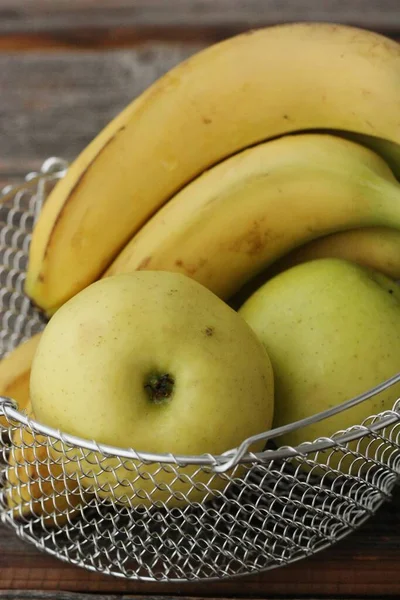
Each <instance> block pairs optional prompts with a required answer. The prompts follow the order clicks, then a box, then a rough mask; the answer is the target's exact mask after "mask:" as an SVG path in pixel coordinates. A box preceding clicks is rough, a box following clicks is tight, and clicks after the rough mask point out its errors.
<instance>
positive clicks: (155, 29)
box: [0, 0, 400, 51]
mask: <svg viewBox="0 0 400 600" xmlns="http://www.w3.org/2000/svg"><path fill="white" fill-rule="evenodd" d="M304 20H309V21H328V22H340V23H346V24H350V25H358V26H361V27H366V28H369V29H374V30H376V31H381V32H383V33H386V34H389V35H392V36H395V35H396V34H398V35H399V34H400V11H399V10H398V1H397V0H353V1H352V2H348V1H347V0H306V1H304V2H298V0H286V1H285V2H277V1H276V0H190V1H187V0H168V1H167V2H166V1H165V0H101V1H94V0H69V1H67V0H58V1H57V2H51V1H50V0H36V1H35V2H32V1H31V2H27V1H26V0H1V2H0V51H1V50H3V51H7V50H10V49H11V50H21V49H26V48H41V49H51V48H78V49H79V48H100V47H102V48H104V47H122V46H125V47H126V46H132V45H136V44H138V43H141V42H143V41H144V40H152V41H172V40H175V41H178V40H179V41H181V42H193V41H196V42H201V43H212V42H215V41H218V40H221V39H224V38H226V37H228V36H231V35H234V34H235V33H238V32H241V31H244V30H246V29H249V28H254V27H262V26H265V25H273V24H276V23H281V22H287V21H304Z"/></svg>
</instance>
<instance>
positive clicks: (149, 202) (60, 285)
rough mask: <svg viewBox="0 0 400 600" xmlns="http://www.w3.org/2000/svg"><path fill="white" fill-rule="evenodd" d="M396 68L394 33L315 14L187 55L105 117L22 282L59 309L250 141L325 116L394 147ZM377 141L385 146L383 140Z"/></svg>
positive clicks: (60, 188)
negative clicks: (317, 19) (194, 183)
mask: <svg viewBox="0 0 400 600" xmlns="http://www.w3.org/2000/svg"><path fill="white" fill-rule="evenodd" d="M399 73H400V48H399V45H398V44H397V43H395V42H394V41H391V40H389V39H386V38H385V37H382V36H380V35H378V34H375V33H372V32H370V31H365V30H361V29H356V28H352V27H345V26H340V25H332V24H321V23H299V24H286V25H281V26H275V27H270V28H266V29H260V30H257V31H252V32H249V33H247V34H242V35H239V36H236V37H233V38H231V39H229V40H226V41H223V42H221V43H219V44H216V45H214V46H211V47H209V48H207V49H205V50H203V51H202V52H200V53H198V54H197V55H195V56H193V57H191V58H190V59H189V60H187V61H186V62H184V63H182V64H180V65H178V66H177V67H176V68H174V69H172V70H171V71H170V72H169V73H167V74H166V75H165V76H163V77H162V78H161V79H160V80H158V81H157V82H156V83H155V84H154V85H153V86H151V87H150V88H149V89H148V90H146V91H145V92H144V94H143V95H142V96H140V97H139V98H138V99H136V100H135V101H134V102H133V104H132V105H131V106H130V107H128V108H127V109H126V110H125V111H124V114H123V115H122V116H121V115H120V116H119V117H117V119H116V120H115V121H113V122H111V123H110V124H109V125H108V127H107V128H106V129H105V130H104V131H103V132H101V133H100V135H99V136H98V137H97V138H96V139H95V140H94V141H93V142H92V143H91V144H90V145H89V146H88V147H87V148H86V149H85V150H84V151H83V152H82V154H81V155H80V156H78V158H77V159H76V160H75V162H74V163H73V164H72V165H71V167H70V169H69V170H68V173H67V175H66V177H65V178H64V179H63V180H61V181H60V182H59V183H58V184H57V186H56V188H55V189H54V191H53V192H52V194H51V195H50V196H49V198H48V200H47V202H46V203H45V205H44V208H43V211H42V213H41V215H40V216H39V219H38V222H37V224H36V227H35V230H34V232H33V236H32V243H31V247H30V256H29V266H28V273H27V279H26V292H27V294H28V295H29V296H30V297H31V298H32V299H33V300H34V302H35V303H36V304H38V305H39V306H41V307H42V308H43V309H44V310H45V311H46V312H47V313H48V314H51V313H52V312H54V310H56V309H57V307H59V306H60V305H61V304H62V303H63V302H65V301H66V300H67V299H68V298H70V297H71V296H73V295H74V294H75V293H77V292H78V291H79V290H81V289H82V288H84V287H85V286H87V285H88V284H90V283H91V282H92V281H94V280H95V279H97V278H98V277H99V276H100V275H101V273H102V272H104V270H105V269H106V267H107V266H108V265H109V264H110V262H111V261H112V259H113V257H115V256H116V255H117V254H118V252H119V251H120V250H121V248H122V247H123V246H124V245H125V244H126V243H127V242H128V241H129V239H130V238H131V237H132V235H134V234H135V233H136V232H137V231H138V230H139V229H140V228H141V226H142V225H143V223H144V222H145V221H146V220H147V219H148V218H149V217H151V215H153V214H154V213H155V212H156V211H157V210H158V209H159V208H160V207H161V206H162V205H163V204H164V203H165V202H167V201H168V200H169V199H170V198H171V197H172V196H173V195H174V194H176V193H177V191H179V190H180V189H181V188H183V187H184V186H185V185H186V184H188V182H189V181H191V180H192V179H194V178H195V177H197V176H198V175H199V174H200V173H202V172H203V171H204V170H205V169H207V168H210V167H211V166H213V165H215V164H216V163H219V162H220V161H222V160H224V159H226V158H227V157H229V156H231V155H232V154H234V153H236V152H239V151H241V150H243V149H244V148H246V147H249V146H252V145H254V144H257V143H260V142H262V141H265V140H267V139H272V138H274V137H277V136H280V135H283V134H287V133H290V132H295V131H301V130H307V129H321V128H322V129H326V128H329V129H336V130H343V131H347V132H356V133H357V134H361V135H363V136H365V137H363V140H364V141H365V143H366V144H368V143H370V142H371V140H372V141H375V142H376V143H378V144H380V141H379V140H378V138H383V139H387V140H390V141H391V142H393V147H396V146H395V144H397V143H399V142H400V120H399V112H400V77H399ZM368 136H375V137H374V138H372V137H368ZM382 152H383V153H384V154H387V158H388V159H390V158H391V157H392V152H391V148H389V146H387V145H384V146H382ZM394 166H395V167H397V171H398V172H399V173H400V164H398V163H397V161H396V160H395V162H394ZM82 256H83V257H84V259H82Z"/></svg>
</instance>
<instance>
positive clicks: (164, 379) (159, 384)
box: [144, 373, 175, 404]
mask: <svg viewBox="0 0 400 600" xmlns="http://www.w3.org/2000/svg"><path fill="white" fill-rule="evenodd" d="M174 384H175V380H174V378H173V377H172V376H171V375H170V374H169V373H153V374H151V375H150V376H149V377H148V379H147V382H146V384H145V386H144V389H145V390H146V392H147V394H148V396H149V398H150V400H151V402H154V404H161V403H162V402H165V401H166V400H168V398H170V397H171V396H172V392H173V389H174Z"/></svg>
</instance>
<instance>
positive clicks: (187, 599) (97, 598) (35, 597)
mask: <svg viewBox="0 0 400 600" xmlns="http://www.w3.org/2000/svg"><path fill="white" fill-rule="evenodd" d="M140 598H141V596H131V595H129V596H127V595H125V594H124V595H123V596H121V595H120V594H118V595H115V594H112V595H110V594H107V595H104V594H81V593H76V592H41V591H34V590H33V591H29V592H26V591H23V590H15V591H8V592H4V591H3V592H2V591H1V590H0V600H139V599H140ZM161 598H163V600H174V599H175V596H161ZM179 598H180V600H200V599H199V598H196V597H195V596H179ZM286 599H287V600H289V598H288V597H287V596H286ZM151 600H161V599H160V598H159V597H157V596H153V595H152V596H151ZM221 600H229V599H228V598H222V599H221ZM245 600H250V599H245ZM252 600H260V599H258V598H252ZM271 600H285V598H284V597H282V596H281V597H280V598H279V599H278V598H276V599H273V598H272V599H271ZM293 600H296V599H293ZM308 600H321V596H319V598H317V597H316V596H314V597H313V598H309V599H308ZM335 600H351V599H350V598H349V597H347V598H345V597H344V596H340V597H338V596H336V598H335Z"/></svg>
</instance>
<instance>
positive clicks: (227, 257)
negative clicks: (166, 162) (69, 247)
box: [105, 134, 400, 300]
mask: <svg viewBox="0 0 400 600" xmlns="http://www.w3.org/2000/svg"><path fill="white" fill-rule="evenodd" d="M368 226H391V227H393V228H397V229H398V230H400V185H399V183H398V182H397V181H396V179H395V177H394V175H393V173H392V172H391V170H390V169H389V167H388V166H387V164H386V163H385V162H384V161H383V159H381V158H380V157H379V156H378V155H377V154H375V153H374V152H372V151H371V150H369V149H367V148H365V147H364V146H361V145H359V144H356V143H355V142H351V141H349V140H345V139H343V138H339V137H335V136H330V135H323V134H301V135H292V136H291V135H289V136H285V137H282V138H279V139H277V140H274V141H270V142H267V143H265V144H260V145H258V146H254V147H253V148H250V149H248V150H245V151H243V152H242V153H240V154H236V155H235V156H233V157H231V158H229V159H227V160H225V161H224V162H222V163H220V164H219V165H217V166H215V167H213V168H212V169H210V170H209V171H207V172H206V173H204V174H203V175H202V176H200V177H199V178H197V179H196V180H194V181H193V182H191V183H190V184H189V185H188V186H187V187H185V188H184V189H183V190H181V191H180V192H179V193H178V194H177V195H176V196H175V197H174V198H173V199H172V200H170V201H169V203H168V204H167V205H166V206H164V207H163V208H162V209H161V210H159V211H158V213H157V214H156V215H155V216H154V217H153V218H152V219H150V220H149V221H148V223H147V224H146V225H145V226H144V227H143V228H142V229H141V231H140V232H139V233H138V234H137V235H136V236H135V237H133V238H132V240H131V242H130V243H129V244H128V245H127V246H126V247H125V248H124V250H123V251H122V252H121V254H120V255H119V256H118V258H117V259H116V260H115V261H114V263H113V264H112V265H111V267H110V268H109V269H108V270H107V272H106V274H105V275H113V274H116V273H121V272H129V271H134V270H136V269H152V270H169V271H179V272H182V273H185V274H186V275H189V276H191V277H193V278H194V279H196V280H197V281H199V282H200V283H202V284H203V285H205V286H206V287H208V288H209V289H211V290H212V291H213V292H215V293H216V294H217V295H218V296H220V297H221V298H223V299H225V300H226V299H229V298H230V297H231V296H232V295H233V294H235V293H236V292H237V291H238V290H239V289H240V288H241V287H242V286H243V285H244V284H245V283H246V282H247V281H248V280H249V279H251V278H252V277H253V276H255V275H256V274H257V273H259V272H261V271H262V270H263V269H265V268H266V267H267V266H268V265H269V264H271V263H273V262H274V261H275V260H276V259H278V258H279V257H281V256H283V255H284V254H286V253H287V252H289V251H290V250H292V249H293V248H295V247H297V246H299V245H300V244H303V243H306V242H308V241H311V240H313V239H316V238H318V237H321V236H323V235H327V234H329V233H333V232H335V231H341V230H346V229H354V228H357V227H368Z"/></svg>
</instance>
